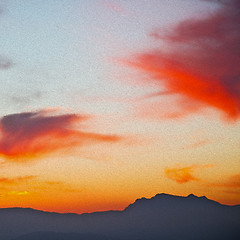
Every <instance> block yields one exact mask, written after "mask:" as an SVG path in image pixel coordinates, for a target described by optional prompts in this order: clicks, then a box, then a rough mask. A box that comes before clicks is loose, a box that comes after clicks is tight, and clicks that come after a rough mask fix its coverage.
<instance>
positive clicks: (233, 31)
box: [126, 0, 240, 120]
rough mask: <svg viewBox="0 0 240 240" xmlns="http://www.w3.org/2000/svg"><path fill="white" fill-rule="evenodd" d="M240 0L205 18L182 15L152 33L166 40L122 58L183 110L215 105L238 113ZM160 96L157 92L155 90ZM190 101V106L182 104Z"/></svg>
mask: <svg viewBox="0 0 240 240" xmlns="http://www.w3.org/2000/svg"><path fill="white" fill-rule="evenodd" d="M239 11H240V2H239V1H238V0H229V1H226V4H223V3H222V5H221V8H220V9H219V10H218V11H217V12H215V13H214V14H211V15H210V16H208V17H205V18H203V19H189V20H185V21H183V22H181V23H179V24H178V25H176V26H175V27H174V28H172V29H170V30H168V31H167V32H164V31H160V30H157V31H155V32H153V33H151V34H150V36H151V37H153V38H154V39H156V40H157V41H164V42H165V43H166V44H167V48H166V50H165V51H163V50H162V46H161V47H159V49H154V50H151V51H148V52H145V53H142V54H138V55H136V56H135V57H134V58H133V59H132V60H129V61H126V62H127V64H128V65H130V66H133V67H135V68H138V69H140V70H141V71H143V72H144V73H147V74H148V75H149V76H150V77H151V80H152V81H154V82H156V83H157V84H159V91H160V88H162V87H163V86H164V87H165V88H166V89H167V91H168V92H169V93H171V94H178V95H179V96H181V98H182V99H181V103H182V104H181V107H182V110H183V112H186V113H187V112H188V111H194V109H196V110H199V108H203V107H213V108H215V109H218V110H220V111H221V112H223V113H224V114H225V116H226V117H227V118H228V119H229V120H237V119H239V117H240V51H239V43H240V31H239V24H240V14H239ZM159 95H161V93H160V94H159ZM189 102H190V103H191V104H192V106H194V105H195V107H191V109H188V107H187V108H185V106H188V105H189V104H188V103H189Z"/></svg>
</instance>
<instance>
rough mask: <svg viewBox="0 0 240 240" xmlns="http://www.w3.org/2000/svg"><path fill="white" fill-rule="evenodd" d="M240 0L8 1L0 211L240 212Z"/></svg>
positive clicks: (0, 59) (2, 59)
mask: <svg viewBox="0 0 240 240" xmlns="http://www.w3.org/2000/svg"><path fill="white" fill-rule="evenodd" d="M239 11H240V4H239V1H237V0H229V1H226V3H225V1H214V0H213V1H211V0H209V1H204V0H186V1H178V0H172V1H169V0H161V1H157V0H149V1H144V0H140V1H123V0H107V1H105V0H103V1H102V0H99V1H98V0H93V1H72V0H63V1H57V0H52V1H37V2H36V1H33V0H29V1H26V2H25V1H17V0H12V1H2V2H0V34H1V39H0V43H1V44H0V46H1V47H0V93H1V95H0V96H1V97H0V98H1V101H0V106H1V107H0V208H7V207H30V208H35V209H41V210H47V211H56V212H61V213H62V212H73V213H83V212H94V211H104V210H118V209H124V208H125V207H126V206H128V205H129V204H130V203H132V202H133V201H134V200H135V199H137V198H139V197H152V196H154V195H156V194H157V193H163V192H164V193H168V194H177V195H181V196H187V195H189V194H191V193H193V194H196V195H199V196H206V197H208V198H210V199H213V200H216V201H219V202H220V203H225V204H229V205H235V204H240V161H239V159H240V158H239V157H240V52H239V43H240V31H239V23H240V14H239Z"/></svg>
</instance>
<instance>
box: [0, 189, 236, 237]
mask: <svg viewBox="0 0 240 240" xmlns="http://www.w3.org/2000/svg"><path fill="white" fill-rule="evenodd" d="M0 223H1V224H0V239H1V240H13V239H20V240H29V239H31V240H38V239H41V240H42V239H43V238H44V239H51V240H53V239H55V238H56V239H57V240H59V239H60V238H59V236H61V233H62V236H65V237H64V238H61V240H65V239H66V240H70V239H71V240H72V239H73V240H75V239H77V240H78V239H83V240H93V239H94V236H99V239H101V237H102V236H106V238H107V239H110V240H111V239H119V240H129V239H131V240H161V239H168V240H175V239H178V240H183V239H184V240H200V239H218V240H219V239H220V240H223V239H224V240H225V239H231V240H233V239H240V229H239V226H240V205H235V206H229V205H223V204H220V203H218V202H216V201H213V200H210V199H208V198H206V197H204V196H201V197H197V196H195V195H193V194H189V195H188V196H186V197H184V196H175V195H169V194H164V193H162V194H156V195H155V196H154V197H152V198H139V199H136V200H135V202H133V203H132V204H130V205H129V206H127V207H126V208H125V209H124V210H122V211H102V212H93V213H83V214H76V213H56V212H47V211H41V210H35V209H32V208H19V207H18V208H2V209H0ZM32 236H34V238H32ZM43 236H44V237H43ZM78 236H79V237H78ZM81 236H84V237H83V238H82V237H81ZM229 236H230V237H229ZM95 239H96V238H95Z"/></svg>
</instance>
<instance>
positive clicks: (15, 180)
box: [0, 176, 35, 185]
mask: <svg viewBox="0 0 240 240" xmlns="http://www.w3.org/2000/svg"><path fill="white" fill-rule="evenodd" d="M33 178H35V176H25V177H15V178H7V177H4V178H0V184H6V185H15V184H19V183H22V182H26V181H28V180H31V179H33Z"/></svg>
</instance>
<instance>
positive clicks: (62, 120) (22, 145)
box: [0, 111, 120, 162]
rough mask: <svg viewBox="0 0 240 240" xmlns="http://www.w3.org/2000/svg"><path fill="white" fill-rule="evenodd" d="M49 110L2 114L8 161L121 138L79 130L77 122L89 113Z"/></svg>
mask: <svg viewBox="0 0 240 240" xmlns="http://www.w3.org/2000/svg"><path fill="white" fill-rule="evenodd" d="M50 113H51V112H49V111H38V112H24V113H17V114H10V115H7V116H4V117H2V118H1V119H0V156H2V157H4V158H5V159H7V160H9V161H15V162H16V161H21V160H22V161H26V160H30V159H34V158H37V157H40V156H41V155H43V154H49V153H53V152H56V151H58V150H61V149H66V148H71V147H74V146H81V145H84V144H89V143H94V142H116V141H118V140H119V139H120V137H118V136H112V135H103V134H98V133H91V132H84V131H80V130H76V129H75V128H74V125H75V124H80V123H81V122H83V121H85V120H87V118H88V117H86V116H80V115H76V114H62V115H50ZM81 127H83V126H81Z"/></svg>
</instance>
